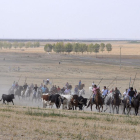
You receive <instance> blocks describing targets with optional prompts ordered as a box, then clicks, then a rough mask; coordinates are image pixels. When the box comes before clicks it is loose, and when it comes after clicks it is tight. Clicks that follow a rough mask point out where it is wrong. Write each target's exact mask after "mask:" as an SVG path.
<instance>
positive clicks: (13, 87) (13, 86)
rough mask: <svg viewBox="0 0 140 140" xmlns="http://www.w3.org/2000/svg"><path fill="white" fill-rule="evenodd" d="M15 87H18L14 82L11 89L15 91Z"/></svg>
mask: <svg viewBox="0 0 140 140" xmlns="http://www.w3.org/2000/svg"><path fill="white" fill-rule="evenodd" d="M15 85H16V82H15V81H14V82H13V84H12V87H11V89H15Z"/></svg>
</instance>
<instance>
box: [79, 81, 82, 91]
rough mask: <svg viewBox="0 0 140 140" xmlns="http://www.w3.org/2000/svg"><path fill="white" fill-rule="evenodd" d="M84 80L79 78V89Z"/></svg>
mask: <svg viewBox="0 0 140 140" xmlns="http://www.w3.org/2000/svg"><path fill="white" fill-rule="evenodd" d="M81 85H82V82H81V80H79V89H81Z"/></svg>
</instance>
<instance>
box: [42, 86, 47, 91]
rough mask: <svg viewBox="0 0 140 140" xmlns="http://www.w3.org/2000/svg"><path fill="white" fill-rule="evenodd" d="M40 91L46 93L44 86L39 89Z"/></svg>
mask: <svg viewBox="0 0 140 140" xmlns="http://www.w3.org/2000/svg"><path fill="white" fill-rule="evenodd" d="M41 91H42V93H46V91H47V88H46V86H45V85H44V86H43V87H42V88H41Z"/></svg>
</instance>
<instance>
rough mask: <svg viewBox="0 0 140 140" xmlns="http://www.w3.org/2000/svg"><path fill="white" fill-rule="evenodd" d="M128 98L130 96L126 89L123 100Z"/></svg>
mask: <svg viewBox="0 0 140 140" xmlns="http://www.w3.org/2000/svg"><path fill="white" fill-rule="evenodd" d="M127 96H128V89H126V90H125V92H124V93H123V98H124V99H125V98H127Z"/></svg>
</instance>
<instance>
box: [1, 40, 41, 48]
mask: <svg viewBox="0 0 140 140" xmlns="http://www.w3.org/2000/svg"><path fill="white" fill-rule="evenodd" d="M39 46H40V43H39V42H34V43H32V42H27V43H24V42H13V43H11V42H6V41H0V49H2V48H4V49H11V48H12V47H13V48H15V49H16V48H20V49H21V48H23V47H25V48H36V47H39Z"/></svg>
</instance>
